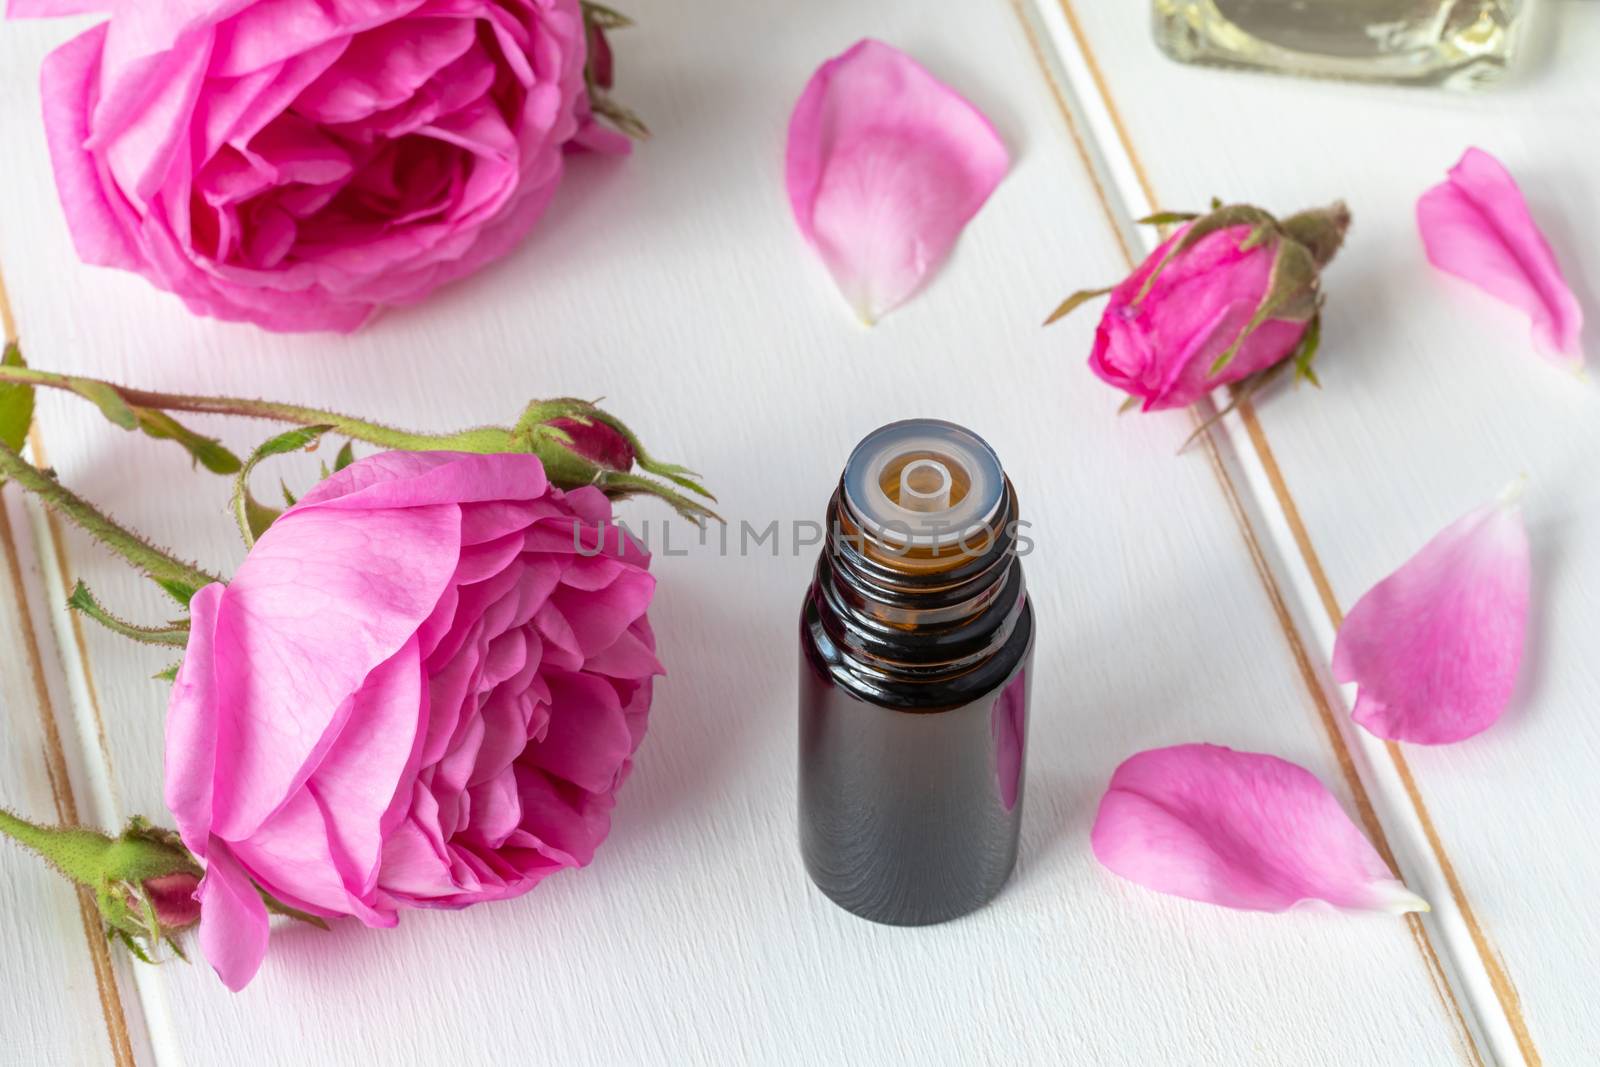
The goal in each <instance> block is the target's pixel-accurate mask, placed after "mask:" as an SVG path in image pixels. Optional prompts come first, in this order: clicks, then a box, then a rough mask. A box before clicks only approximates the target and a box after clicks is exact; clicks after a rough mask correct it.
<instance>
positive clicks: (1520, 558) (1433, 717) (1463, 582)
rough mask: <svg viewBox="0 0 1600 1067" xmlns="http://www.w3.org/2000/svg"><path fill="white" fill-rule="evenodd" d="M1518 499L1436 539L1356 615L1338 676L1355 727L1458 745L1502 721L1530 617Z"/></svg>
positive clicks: (1344, 639)
mask: <svg viewBox="0 0 1600 1067" xmlns="http://www.w3.org/2000/svg"><path fill="white" fill-rule="evenodd" d="M1515 497H1516V493H1515V491H1508V492H1507V493H1506V494H1504V495H1503V496H1502V497H1501V499H1499V500H1497V501H1495V502H1494V503H1492V504H1489V505H1487V506H1485V507H1482V508H1479V509H1478V510H1476V511H1474V512H1472V513H1471V514H1470V515H1467V516H1465V517H1463V518H1461V519H1459V520H1458V521H1456V522H1455V523H1453V524H1452V525H1450V526H1449V527H1447V528H1446V529H1445V530H1444V531H1443V532H1441V533H1440V534H1439V535H1438V536H1436V537H1435V538H1434V539H1433V540H1432V541H1429V542H1428V543H1427V545H1425V546H1424V547H1423V549H1422V551H1421V552H1418V553H1417V554H1416V555H1415V556H1413V557H1412V558H1411V559H1410V560H1409V561H1408V562H1407V563H1406V564H1405V565H1404V566H1402V567H1401V568H1400V569H1399V570H1397V571H1395V572H1394V573H1393V574H1391V575H1390V576H1389V577H1387V578H1385V579H1384V580H1383V581H1381V582H1379V583H1378V584H1377V585H1375V586H1373V587H1372V589H1371V590H1369V591H1368V593H1367V595H1366V596H1364V597H1362V598H1361V599H1360V600H1359V601H1357V602H1356V606H1355V607H1354V608H1352V609H1350V614H1349V616H1348V617H1347V618H1346V619H1345V621H1344V625H1343V626H1341V627H1340V628H1339V637H1338V640H1337V641H1336V642H1335V643H1334V649H1333V675H1334V678H1336V679H1337V680H1338V681H1341V682H1354V683H1356V685H1357V687H1358V690H1357V696H1356V707H1355V720H1356V722H1358V723H1360V724H1361V725H1362V726H1364V727H1366V728H1367V729H1368V730H1369V731H1370V732H1372V733H1374V734H1376V735H1377V736H1379V737H1382V738H1387V739H1388V740H1391V741H1413V742H1416V743H1418V744H1423V745H1439V744H1446V743H1448V742H1451V741H1460V740H1462V739H1463V738H1467V737H1471V736H1472V735H1474V734H1476V733H1480V732H1482V731H1483V730H1486V729H1488V728H1489V727H1490V726H1492V725H1493V724H1494V722H1495V720H1496V719H1498V718H1500V715H1501V713H1502V712H1503V711H1505V708H1506V704H1507V703H1509V702H1510V700H1511V692H1512V689H1513V688H1514V687H1515V684H1516V678H1517V667H1518V665H1519V664H1520V663H1521V661H1522V645H1523V632H1524V629H1525V628H1526V625H1527V618H1528V586H1529V569H1530V567H1529V560H1528V535H1527V532H1526V531H1525V530H1524V529H1523V525H1522V511H1521V508H1519V507H1518V506H1517V505H1516V499H1515Z"/></svg>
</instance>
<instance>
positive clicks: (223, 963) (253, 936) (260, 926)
mask: <svg viewBox="0 0 1600 1067" xmlns="http://www.w3.org/2000/svg"><path fill="white" fill-rule="evenodd" d="M206 851H207V856H206V876H205V877H204V878H202V879H201V880H200V889H199V892H198V897H199V900H200V951H201V953H202V954H203V955H204V956H205V958H206V959H207V960H208V961H209V962H210V963H211V966H212V967H213V968H214V969H215V970H216V972H217V977H218V978H221V979H222V984H223V985H225V986H227V987H228V988H229V989H231V990H233V991H234V992H235V993H237V992H238V991H239V990H241V989H243V988H244V987H245V985H246V984H247V983H249V981H250V979H252V978H254V977H255V974H256V971H258V970H260V969H261V961H262V960H264V959H266V958H267V906H266V905H265V904H263V903H262V902H261V897H260V896H259V895H257V893H256V890H255V887H254V886H252V885H251V884H250V878H249V876H248V875H246V874H245V873H244V869H243V868H242V867H240V866H239V862H238V861H237V860H235V859H234V858H233V854H232V853H230V852H229V851H228V847H227V846H226V845H225V844H223V843H222V842H220V841H218V842H216V844H215V846H214V847H212V848H209V849H207V850H206Z"/></svg>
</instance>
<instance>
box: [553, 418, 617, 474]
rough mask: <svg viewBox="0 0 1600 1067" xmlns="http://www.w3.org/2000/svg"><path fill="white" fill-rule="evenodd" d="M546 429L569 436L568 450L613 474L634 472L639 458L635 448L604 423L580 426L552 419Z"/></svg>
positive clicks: (590, 421)
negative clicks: (549, 428)
mask: <svg viewBox="0 0 1600 1067" xmlns="http://www.w3.org/2000/svg"><path fill="white" fill-rule="evenodd" d="M546 425H547V426H554V427H555V428H556V429H558V430H560V431H561V432H562V433H564V434H566V435H567V437H568V438H570V440H569V441H568V442H567V447H568V448H569V449H571V450H572V451H574V452H576V453H577V454H578V455H580V456H582V457H583V458H584V459H586V460H588V461H589V462H590V463H593V464H595V465H596V466H599V467H604V468H606V469H607V470H613V471H631V470H633V463H634V460H635V459H636V458H637V456H635V454H634V450H633V446H632V445H630V444H629V443H628V439H627V438H625V437H623V436H622V434H620V433H618V432H617V431H616V430H614V429H612V428H611V427H610V426H607V425H606V424H605V423H603V422H600V421H599V420H597V419H589V420H586V421H583V422H580V421H579V420H577V419H572V418H567V417H565V416H563V417H561V418H555V419H551V420H550V421H549V422H548V423H546Z"/></svg>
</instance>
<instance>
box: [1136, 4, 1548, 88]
mask: <svg viewBox="0 0 1600 1067" xmlns="http://www.w3.org/2000/svg"><path fill="white" fill-rule="evenodd" d="M1535 2H1536V0H1153V3H1154V28H1155V37H1156V43H1157V44H1159V45H1160V46H1161V49H1162V51H1164V52H1166V53H1167V54H1168V55H1169V56H1172V57H1173V58H1174V59H1178V60H1182V61H1184V62H1187V63H1211V64H1221V65H1225V66H1238V67H1253V68H1257V69H1262V70H1273V71H1280V72H1283V73H1288V74H1304V75H1310V76H1313V77H1329V78H1356V79H1362V80H1367V81H1386V82H1398V83H1409V84H1418V85H1444V86H1448V87H1450V88H1476V87H1479V86H1483V85H1487V84H1489V83H1491V82H1493V81H1495V80H1497V79H1498V78H1499V77H1500V76H1501V75H1502V74H1503V73H1504V72H1505V70H1506V68H1507V66H1508V65H1509V64H1510V63H1511V61H1512V59H1513V57H1514V54H1515V51H1516V46H1517V39H1518V37H1519V36H1520V35H1521V30H1522V27H1523V24H1525V23H1526V22H1527V21H1528V18H1529V13H1530V9H1531V8H1532V7H1533V6H1534V4H1535Z"/></svg>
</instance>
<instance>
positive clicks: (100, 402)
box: [66, 377, 139, 430]
mask: <svg viewBox="0 0 1600 1067" xmlns="http://www.w3.org/2000/svg"><path fill="white" fill-rule="evenodd" d="M66 382H67V388H69V389H71V390H72V391H73V392H74V393H77V394H78V395H79V396H81V397H83V398H84V399H85V400H87V401H89V402H90V403H91V404H93V405H94V406H95V407H97V408H99V409H100V414H102V415H104V416H105V417H106V418H108V419H110V420H111V421H112V422H114V423H116V424H117V425H118V426H121V427H122V428H123V429H124V430H137V429H138V428H139V416H138V415H136V414H134V411H133V409H132V408H131V407H129V406H128V403H127V401H125V400H123V399H122V394H121V393H119V392H117V391H116V389H114V388H113V387H112V386H110V385H107V384H106V383H105V382H100V381H95V380H94V379H93V378H72V377H69V378H67V379H66Z"/></svg>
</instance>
